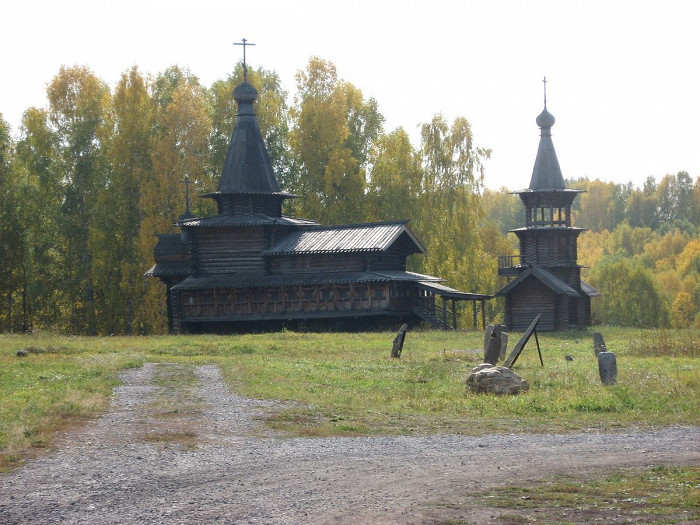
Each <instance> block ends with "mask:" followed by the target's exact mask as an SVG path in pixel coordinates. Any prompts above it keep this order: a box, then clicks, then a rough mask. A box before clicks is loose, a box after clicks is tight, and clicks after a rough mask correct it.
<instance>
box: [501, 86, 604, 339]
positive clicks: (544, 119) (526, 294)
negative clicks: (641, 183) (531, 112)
mask: <svg viewBox="0 0 700 525" xmlns="http://www.w3.org/2000/svg"><path fill="white" fill-rule="evenodd" d="M544 82H545V97H544V110H543V111H542V113H540V114H539V116H538V117H537V120H536V122H537V125H538V126H539V127H540V130H541V132H540V144H539V147H538V149H537V157H536V159H535V166H534V168H533V170H532V178H531V179H530V186H529V187H528V188H527V189H524V190H519V191H516V192H514V193H515V194H516V195H518V196H519V197H520V200H522V202H523V204H524V206H525V226H524V227H522V228H517V229H515V230H511V231H512V232H513V233H514V234H515V235H517V236H518V240H519V241H520V243H519V244H520V255H516V256H501V257H499V261H498V274H499V275H501V276H506V277H507V278H508V279H509V282H508V284H506V285H505V286H504V287H503V288H501V290H499V291H498V292H497V293H496V295H500V296H503V297H505V325H506V327H507V329H508V330H514V331H524V330H526V329H527V327H528V326H529V324H530V323H531V322H532V320H533V319H534V318H535V316H536V315H537V314H542V317H541V319H540V322H539V326H538V329H539V330H568V329H569V328H572V327H575V326H589V325H590V324H591V297H597V296H600V294H599V293H598V292H597V291H596V290H595V289H594V288H593V287H592V286H590V285H589V284H587V283H586V282H585V281H582V280H581V266H580V265H579V264H578V262H577V257H578V254H577V241H578V236H579V235H580V234H581V233H582V232H584V231H586V229H585V228H576V227H574V226H572V222H571V204H572V203H573V201H574V199H575V198H576V197H577V196H578V194H579V193H581V191H582V190H576V189H571V188H567V187H566V185H565V183H564V177H563V175H562V171H561V168H560V167H559V160H558V159H557V153H556V151H555V150H554V143H553V142H552V126H554V116H553V115H552V114H551V113H550V112H549V111H547V92H546V79H545V80H544Z"/></svg>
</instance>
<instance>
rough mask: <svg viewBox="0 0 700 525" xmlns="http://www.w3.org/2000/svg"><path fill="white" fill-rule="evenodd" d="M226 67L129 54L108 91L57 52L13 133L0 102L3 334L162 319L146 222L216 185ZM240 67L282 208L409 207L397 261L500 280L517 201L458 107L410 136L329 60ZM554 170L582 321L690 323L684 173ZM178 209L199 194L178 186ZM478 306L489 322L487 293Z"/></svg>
mask: <svg viewBox="0 0 700 525" xmlns="http://www.w3.org/2000/svg"><path fill="white" fill-rule="evenodd" d="M242 80H243V68H242V65H241V64H238V65H237V66H236V68H235V69H234V71H233V72H232V73H231V74H230V75H229V76H228V77H227V78H225V79H221V80H217V81H216V82H214V83H213V84H212V85H211V86H209V87H207V86H203V85H202V84H201V82H200V81H199V79H198V78H197V77H196V76H195V75H194V74H192V72H190V71H188V70H184V69H182V68H179V67H177V66H173V67H170V68H168V69H166V70H165V71H163V72H161V73H159V74H157V75H155V76H151V75H146V74H143V73H142V72H141V71H139V69H138V68H137V67H133V68H131V69H130V70H128V71H125V72H124V73H123V74H122V75H121V78H120V80H119V82H118V83H117V85H116V86H114V88H112V89H111V88H110V87H109V86H108V85H107V84H106V83H105V82H104V81H102V80H101V79H100V78H98V77H97V76H96V75H95V73H94V72H92V71H91V70H90V69H89V68H87V67H81V66H75V67H63V68H61V69H60V71H59V72H58V74H57V75H56V76H55V77H54V78H53V79H52V80H51V82H50V83H49V84H48V87H47V106H46V107H44V108H35V107H32V108H29V109H27V110H26V111H25V113H24V116H23V119H22V123H21V126H20V130H19V135H18V137H17V138H15V137H13V136H12V134H11V133H10V129H9V126H8V125H7V123H6V122H5V121H4V120H2V118H1V115H0V261H1V262H2V264H0V273H1V275H0V330H1V331H4V332H8V331H14V332H19V331H28V330H37V329H43V330H56V331H60V332H63V333H71V334H150V333H163V332H165V331H166V329H167V318H166V314H165V287H164V286H163V285H162V284H161V283H160V282H159V281H157V280H155V279H145V278H144V277H143V274H144V272H145V270H147V269H148V268H149V267H150V266H151V265H152V264H153V248H154V246H155V243H156V237H155V234H156V233H167V232H175V231H177V229H176V228H175V226H174V224H175V222H176V220H177V218H178V216H179V215H180V214H182V212H183V211H184V209H185V198H184V185H183V184H181V183H180V182H181V181H183V180H184V179H185V177H186V176H187V177H189V179H190V180H191V181H193V182H194V185H195V190H194V193H195V194H202V193H207V192H211V191H215V190H216V186H217V183H218V178H219V175H220V173H221V169H222V166H223V163H224V159H225V156H226V151H227V148H228V144H229V141H230V135H231V131H232V130H233V125H234V122H235V118H236V107H235V102H234V101H233V98H232V91H233V88H234V87H235V86H236V85H238V84H239V83H241V82H242ZM248 80H249V82H250V83H251V84H253V85H254V86H255V87H256V89H257V90H258V92H259V97H258V100H257V101H256V103H255V104H256V113H257V115H258V121H259V124H260V129H261V132H262V135H263V138H264V140H265V143H266V145H267V148H268V151H269V153H270V157H271V160H272V163H273V166H274V169H275V173H276V175H277V177H278V180H279V182H280V185H281V186H282V188H283V189H284V190H285V191H287V192H290V193H294V194H297V195H299V196H300V197H302V198H300V199H294V200H292V201H291V202H289V201H288V203H287V204H286V207H285V214H286V215H292V216H297V217H304V218H309V219H314V220H316V221H318V222H320V223H322V224H342V223H352V222H364V221H381V220H394V219H411V223H410V226H411V228H412V229H413V230H414V231H415V233H416V234H417V236H418V238H419V239H420V240H421V241H422V242H423V244H424V245H425V247H426V249H427V255H424V256H412V257H411V258H410V259H409V269H410V270H412V271H416V272H420V273H427V274H432V275H439V276H441V277H443V278H445V279H447V281H448V284H450V286H453V287H455V288H458V289H461V290H465V291H472V292H478V293H493V292H495V291H496V290H498V289H499V288H500V287H501V286H502V285H503V284H504V282H502V281H500V280H499V278H498V276H497V260H496V257H497V256H498V255H507V254H513V253H517V246H515V245H514V240H515V236H514V235H512V234H510V236H509V235H508V234H507V231H508V230H509V229H513V228H517V227H520V226H522V225H523V223H524V207H523V206H522V204H521V203H520V200H519V199H518V198H517V197H516V196H514V195H511V194H509V193H508V191H507V190H506V189H502V190H499V191H494V190H489V189H485V188H484V186H483V181H484V162H485V161H486V160H487V159H488V158H489V156H490V150H488V149H486V148H482V147H478V146H477V145H476V144H475V142H474V138H473V135H472V131H471V127H470V125H469V122H468V121H467V119H465V118H462V117H460V118H456V119H455V120H454V121H452V122H449V121H447V120H446V119H445V118H444V117H443V116H442V115H440V114H438V115H435V116H434V117H433V118H432V119H431V121H430V122H426V123H423V124H421V125H420V144H419V145H418V146H414V145H413V144H412V143H411V141H410V139H409V135H408V133H407V132H406V131H405V130H404V129H403V128H397V129H395V130H392V131H387V130H385V129H384V118H383V116H382V115H381V113H380V111H379V104H378V102H377V101H376V100H374V99H372V98H366V97H365V96H364V95H363V94H362V91H361V90H360V89H359V88H358V87H356V86H354V85H353V84H351V83H350V82H348V81H346V80H344V79H342V78H340V76H339V75H338V73H337V71H336V68H335V66H334V65H333V64H332V63H331V62H329V61H326V60H323V59H320V58H311V59H310V60H309V62H308V64H307V65H306V66H305V68H304V69H302V70H300V71H298V73H297V75H296V86H295V88H296V89H295V92H294V96H293V97H291V99H289V97H288V93H287V92H286V91H285V89H284V87H283V86H282V85H281V82H280V79H279V77H278V76H277V74H276V73H274V72H272V71H268V70H265V69H263V68H257V69H250V68H249V71H248ZM290 100H291V101H290ZM533 155H534V152H533ZM569 185H570V186H572V187H576V188H580V189H583V190H585V191H586V193H583V194H582V196H581V197H580V198H578V199H577V200H576V201H575V203H574V206H575V207H574V220H575V224H576V225H580V226H582V227H586V228H589V229H590V230H589V231H588V232H587V233H585V234H583V235H582V236H581V238H580V242H579V261H580V262H581V264H584V265H586V266H587V268H585V269H584V278H585V279H588V280H589V281H590V282H591V284H593V285H594V286H596V287H597V288H598V289H599V290H600V291H601V292H602V293H603V297H602V298H598V299H594V301H593V313H594V317H595V319H596V320H598V321H599V322H601V323H607V324H622V325H636V326H679V327H680V326H692V325H695V326H698V325H699V324H700V319H699V318H698V310H699V306H700V242H699V241H698V224H700V178H699V179H698V180H696V181H695V182H693V180H692V179H691V178H690V176H689V175H688V174H687V173H685V172H681V173H679V174H677V175H667V176H666V177H664V178H662V179H661V181H660V182H659V183H658V184H657V183H656V181H655V180H654V179H653V178H650V179H648V180H647V181H646V183H645V184H644V186H643V187H642V188H635V187H633V185H632V184H614V183H604V182H600V181H597V180H595V181H589V180H587V179H583V180H575V181H569ZM192 212H193V213H194V214H196V215H200V216H205V215H210V214H213V213H215V209H214V208H213V203H212V202H211V200H209V199H193V206H192ZM630 298H634V300H630ZM487 308H488V311H487V317H488V318H489V319H492V320H495V321H498V320H499V318H500V316H502V304H500V303H499V302H498V301H489V302H488V303H487ZM462 315H463V316H464V317H465V318H468V317H470V315H471V313H470V312H466V311H465V312H463V314H462ZM463 325H464V323H463Z"/></svg>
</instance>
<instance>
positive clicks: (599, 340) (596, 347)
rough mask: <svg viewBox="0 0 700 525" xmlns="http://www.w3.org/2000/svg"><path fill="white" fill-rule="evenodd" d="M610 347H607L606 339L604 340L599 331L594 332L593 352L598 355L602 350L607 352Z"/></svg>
mask: <svg viewBox="0 0 700 525" xmlns="http://www.w3.org/2000/svg"><path fill="white" fill-rule="evenodd" d="M607 351H608V349H607V348H606V347H605V341H603V336H602V335H601V334H599V333H598V332H596V333H594V334H593V352H595V355H598V354H599V353H601V352H607Z"/></svg>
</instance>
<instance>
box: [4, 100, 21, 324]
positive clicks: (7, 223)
mask: <svg viewBox="0 0 700 525" xmlns="http://www.w3.org/2000/svg"><path fill="white" fill-rule="evenodd" d="M13 149H14V144H13V141H12V137H11V136H10V127H9V125H8V124H7V122H5V120H4V119H3V118H2V114H0V261H2V264H1V265H0V330H3V331H14V330H22V329H26V322H27V319H26V315H25V311H26V309H25V308H23V306H24V301H23V297H24V290H25V285H26V279H25V276H24V271H23V270H24V268H23V261H24V251H25V246H24V231H23V230H24V225H23V224H22V222H21V217H20V214H19V209H18V207H19V206H21V202H20V195H21V192H22V189H21V186H20V185H19V184H18V180H17V174H16V172H15V167H14V165H13V164H14V163H13V156H14V152H13Z"/></svg>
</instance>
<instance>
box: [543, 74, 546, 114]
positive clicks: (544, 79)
mask: <svg viewBox="0 0 700 525" xmlns="http://www.w3.org/2000/svg"><path fill="white" fill-rule="evenodd" d="M542 84H544V107H547V77H544V78H543V79H542Z"/></svg>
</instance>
